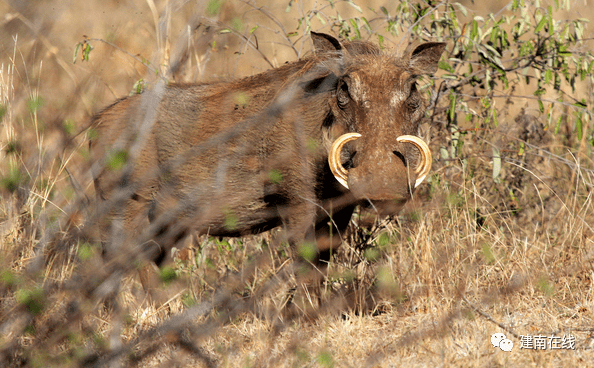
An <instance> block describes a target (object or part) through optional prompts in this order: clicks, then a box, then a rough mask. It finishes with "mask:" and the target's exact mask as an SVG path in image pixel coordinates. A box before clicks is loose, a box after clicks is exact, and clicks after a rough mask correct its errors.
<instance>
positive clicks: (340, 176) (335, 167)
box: [328, 133, 361, 189]
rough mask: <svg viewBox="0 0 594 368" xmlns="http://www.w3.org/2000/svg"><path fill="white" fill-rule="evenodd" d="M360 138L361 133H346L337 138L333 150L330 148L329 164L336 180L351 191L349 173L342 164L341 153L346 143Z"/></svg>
mask: <svg viewBox="0 0 594 368" xmlns="http://www.w3.org/2000/svg"><path fill="white" fill-rule="evenodd" d="M359 137H361V134H359V133H346V134H343V135H341V136H340V137H338V138H336V140H335V141H334V143H332V148H330V154H329V155H328V164H329V165H330V170H331V171H332V174H334V177H335V178H336V180H338V182H339V183H340V184H342V185H343V186H344V187H345V188H347V189H349V185H348V184H347V179H348V175H349V172H348V171H347V170H346V169H345V168H344V167H343V166H342V164H341V163H340V152H341V151H342V147H343V146H344V145H345V144H346V143H348V142H350V141H354V140H355V139H357V138H359Z"/></svg>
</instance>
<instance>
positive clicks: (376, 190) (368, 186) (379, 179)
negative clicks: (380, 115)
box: [328, 133, 432, 212]
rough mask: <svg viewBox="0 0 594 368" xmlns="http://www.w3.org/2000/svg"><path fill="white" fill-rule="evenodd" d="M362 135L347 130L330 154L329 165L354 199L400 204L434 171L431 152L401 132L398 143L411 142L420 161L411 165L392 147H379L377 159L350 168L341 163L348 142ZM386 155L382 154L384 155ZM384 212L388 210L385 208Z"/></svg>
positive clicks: (336, 141)
mask: <svg viewBox="0 0 594 368" xmlns="http://www.w3.org/2000/svg"><path fill="white" fill-rule="evenodd" d="M359 138H361V134H359V133H346V134H343V135H341V136H340V137H338V138H337V139H336V140H335V141H334V143H333V144H332V148H331V149H330V154H329V155H328V164H329V166H330V170H332V174H333V175H334V177H335V178H336V180H338V182H339V183H340V184H342V185H343V186H344V187H345V188H347V189H350V190H351V192H352V193H353V195H354V196H355V198H357V199H360V200H369V201H386V202H394V203H396V204H398V205H397V206H394V207H393V208H399V207H401V206H400V205H401V204H402V203H403V202H406V201H407V200H408V199H409V198H410V196H411V193H412V191H413V190H414V188H416V187H417V186H419V184H421V183H422V182H423V180H425V178H426V177H427V175H428V174H429V172H430V171H431V161H432V156H431V151H430V150H429V147H428V146H427V144H426V143H425V142H424V141H423V140H422V139H421V138H419V137H417V136H413V135H402V136H399V137H397V138H396V139H395V140H396V142H401V143H405V144H410V145H412V147H415V149H417V150H418V153H419V160H418V161H419V162H417V163H414V164H415V167H412V168H411V167H410V165H409V163H408V162H406V159H405V156H404V155H403V154H401V153H400V152H399V151H392V150H390V147H384V149H380V150H379V151H380V153H379V154H378V155H376V157H375V158H376V160H373V161H371V160H370V161H366V162H363V163H362V164H361V165H359V166H354V167H352V168H351V169H349V170H347V169H345V168H344V166H343V165H342V164H341V159H340V158H341V153H342V149H343V147H344V145H345V144H346V143H348V142H351V141H354V140H357V139H359ZM382 155H383V157H382ZM384 212H385V211H384Z"/></svg>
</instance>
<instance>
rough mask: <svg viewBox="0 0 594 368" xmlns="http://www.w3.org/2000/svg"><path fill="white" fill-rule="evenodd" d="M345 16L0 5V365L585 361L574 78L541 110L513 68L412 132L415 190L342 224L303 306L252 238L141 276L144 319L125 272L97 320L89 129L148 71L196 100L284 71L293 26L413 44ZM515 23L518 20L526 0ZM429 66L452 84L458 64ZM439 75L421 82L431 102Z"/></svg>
mask: <svg viewBox="0 0 594 368" xmlns="http://www.w3.org/2000/svg"><path fill="white" fill-rule="evenodd" d="M386 3H390V2H386ZM419 3H421V4H424V3H423V2H419ZM434 3H435V4H434V5H436V8H435V11H434V12H433V14H443V13H445V9H447V8H446V5H445V4H446V3H445V2H442V3H439V2H434ZM462 3H463V4H464V5H465V6H468V7H469V9H468V14H467V15H466V16H465V15H464V14H462V11H461V10H458V12H459V13H458V17H459V21H460V24H461V28H462V29H463V31H464V32H468V33H469V32H470V28H471V27H472V25H471V24H472V22H471V21H472V16H473V14H476V15H480V16H482V17H483V18H484V19H485V20H488V16H487V15H488V14H489V13H490V12H498V14H497V16H499V15H501V14H506V12H507V13H509V12H510V10H509V8H507V9H504V6H505V5H507V3H506V2H497V1H495V2H490V3H492V4H490V6H491V7H492V8H485V7H486V5H481V6H480V7H479V5H477V4H473V3H472V2H462ZM542 3H543V4H541V5H542V8H541V9H546V7H547V6H548V5H552V6H554V5H553V4H554V2H553V1H551V2H550V4H549V3H545V2H542ZM561 3H565V2H563V1H561ZM568 3H570V5H571V10H570V11H565V10H559V11H558V12H556V13H555V19H569V20H571V19H577V18H588V17H591V16H592V12H591V11H590V10H586V9H585V8H587V2H586V1H585V0H579V1H577V0H576V1H573V0H572V1H568ZM510 4H511V2H510ZM288 5H291V6H290V8H288V7H287V6H288ZM359 5H360V6H361V10H362V13H359V11H358V9H357V6H353V4H351V3H346V2H339V3H338V4H337V5H336V6H335V7H332V6H330V5H329V3H327V2H325V1H318V2H301V1H291V2H289V1H288V0H287V1H285V2H272V1H259V0H258V1H248V0H246V1H245V2H244V1H240V0H237V1H233V0H228V1H223V0H221V1H214V0H213V1H208V2H196V1H187V2H186V1H174V0H170V1H165V0H163V1H155V2H153V0H133V1H126V2H123V1H122V2H120V1H115V0H101V1H74V0H72V1H57V0H56V1H43V2H27V1H25V2H21V1H17V0H14V1H13V0H2V1H1V2H0V14H3V18H2V19H0V27H1V32H0V194H1V201H0V256H1V257H0V365H1V366H35V367H37V366H44V367H45V366H103V365H109V366H117V365H119V364H124V365H140V366H145V365H160V364H161V365H164V366H172V365H173V364H175V365H176V366H230V367H234V366H240V365H241V366H250V367H251V366H253V367H258V366H271V367H272V366H320V367H331V366H336V367H360V366H370V367H376V366H377V367H391V366H423V367H425V366H429V367H434V366H444V365H448V366H472V367H479V366H480V367H482V366H489V367H491V366H560V365H565V366H587V365H591V364H592V363H591V362H592V361H594V354H593V353H592V349H593V348H594V341H593V337H592V336H593V334H594V324H593V319H594V295H593V293H594V204H593V198H592V195H593V193H594V162H593V160H592V158H593V154H592V151H593V149H594V138H593V134H594V126H593V125H592V122H591V115H590V114H591V113H590V111H591V106H592V104H593V103H594V101H593V97H592V96H593V93H592V92H593V85H592V82H591V79H590V78H589V75H590V74H591V73H588V77H587V78H585V79H584V80H583V81H581V80H579V79H578V80H577V81H576V84H575V89H573V88H572V87H571V86H570V84H569V83H568V82H567V81H562V83H561V86H560V90H561V91H563V92H562V93H561V92H559V91H557V90H555V89H554V88H551V87H546V88H545V91H544V93H543V94H541V95H540V98H541V101H544V110H542V109H541V106H540V105H539V100H538V98H536V97H535V96H534V95H533V93H534V91H535V89H536V80H538V79H539V78H545V73H540V72H539V71H537V70H535V69H534V68H533V67H532V66H531V67H530V68H528V70H525V71H524V70H518V73H519V75H522V77H521V78H517V80H515V81H511V82H510V87H509V88H507V89H506V88H504V86H503V84H502V83H499V84H497V85H495V87H494V88H493V90H487V89H485V88H480V85H479V86H478V87H477V85H476V84H475V85H474V86H473V85H470V84H469V85H467V86H466V87H464V88H465V89H459V90H456V93H458V96H462V97H464V96H466V97H468V98H465V99H464V101H463V103H464V104H462V103H461V102H460V101H462V99H463V98H462V97H460V98H459V100H458V102H459V103H460V104H459V105H456V101H454V106H458V107H457V108H456V109H454V110H449V108H450V106H451V101H452V100H451V98H449V97H448V96H447V90H443V91H442V92H443V93H444V95H443V96H442V97H441V98H436V99H434V100H435V101H437V104H436V105H435V106H433V107H432V108H431V109H430V110H429V115H430V116H429V117H428V119H427V123H426V124H424V126H423V136H424V137H425V139H426V141H428V142H430V147H431V148H432V150H433V152H434V166H433V167H434V169H433V170H434V172H433V175H432V176H431V178H430V180H429V181H428V183H425V184H423V185H422V186H421V187H420V188H419V190H417V192H416V194H415V199H414V201H412V202H411V203H410V204H409V205H407V207H406V209H405V210H404V211H403V212H402V213H401V214H400V216H398V217H394V218H389V219H374V218H373V217H370V216H369V215H368V214H366V213H358V214H357V215H356V216H355V217H354V218H353V221H352V224H351V226H350V228H349V232H348V234H347V238H348V242H347V243H348V244H347V245H346V246H343V248H342V249H341V251H340V252H339V253H338V254H336V255H335V257H334V259H333V262H332V264H331V265H330V271H329V276H328V278H327V281H326V282H325V283H324V284H323V285H322V286H321V287H320V290H311V289H312V287H311V286H309V287H307V286H305V285H304V284H301V283H299V282H296V281H295V278H294V275H295V273H296V272H295V271H296V270H294V269H293V263H292V262H291V261H290V260H289V258H288V257H287V256H286V255H285V252H283V251H282V249H281V250H279V249H271V248H270V247H268V246H267V244H269V243H270V241H271V239H272V237H273V236H274V235H275V233H276V232H272V234H264V235H262V236H258V237H248V238H244V239H210V238H208V237H202V238H191V239H188V240H187V241H186V243H187V245H188V246H189V250H190V251H189V252H182V253H180V254H179V257H178V260H177V262H176V264H175V265H174V267H173V268H171V269H167V270H163V271H162V275H163V279H164V283H163V284H164V286H163V290H165V291H166V293H167V295H168V296H169V297H170V301H169V302H168V303H167V304H166V305H164V306H155V305H153V304H151V303H149V302H148V301H147V300H146V298H145V294H144V292H143V291H142V289H141V287H140V284H139V281H138V277H137V274H136V273H135V272H127V273H125V274H124V275H123V278H122V281H121V285H120V286H119V295H118V299H117V303H115V304H114V305H112V306H111V307H110V306H109V305H105V304H104V303H102V302H101V301H102V297H103V296H104V295H105V294H106V291H105V290H106V289H109V288H110V287H113V283H114V282H115V283H116V284H117V281H114V279H116V280H117V277H115V278H114V277H112V276H113V275H112V274H111V273H110V272H109V271H107V270H109V265H105V264H103V260H102V259H101V256H100V244H99V241H98V239H99V235H98V234H97V230H96V228H95V223H94V222H95V221H96V219H97V217H94V216H95V215H96V212H95V210H96V208H95V207H96V206H95V204H94V192H93V188H92V180H91V178H90V174H89V173H88V170H89V167H90V164H91V163H90V162H88V152H87V138H88V135H89V134H92V133H91V132H89V130H88V129H87V124H88V120H89V117H90V115H91V114H93V113H94V112H96V111H98V110H99V109H101V108H102V107H104V106H106V105H107V104H109V103H111V102H112V101H113V100H114V99H115V98H117V97H121V96H124V95H126V94H128V93H130V91H133V90H134V89H135V88H137V87H138V83H139V81H141V82H140V83H141V84H146V85H147V86H148V87H150V85H151V84H152V83H154V82H155V81H156V79H157V78H158V77H157V76H156V71H160V72H159V73H160V74H162V75H164V76H165V77H167V78H169V79H170V80H176V81H204V80H212V79H218V78H228V77H237V76H244V75H250V74H253V73H257V72H260V71H263V70H266V69H267V68H269V67H271V66H276V65H280V64H282V63H284V62H285V61H287V60H295V59H296V58H297V57H299V56H301V55H304V54H305V53H306V52H307V51H308V50H309V49H310V48H311V46H310V41H309V38H308V37H307V36H306V35H305V34H304V33H305V31H306V25H307V24H310V23H308V22H304V21H303V20H304V19H311V29H313V30H317V31H324V32H330V33H335V34H343V35H345V33H346V26H350V27H351V29H350V33H349V34H348V36H350V37H357V33H356V31H355V30H354V28H353V27H354V24H355V23H356V22H355V23H351V22H350V21H349V20H350V19H354V18H352V17H365V18H366V19H367V20H368V21H369V24H370V28H369V30H368V29H367V28H365V26H364V24H363V23H362V22H361V21H359V23H356V24H358V25H359V27H360V33H361V37H362V38H364V39H371V40H373V41H375V42H377V41H378V40H380V38H379V37H378V34H379V35H382V36H383V38H382V40H383V44H384V46H385V47H386V48H394V49H395V48H396V47H397V46H399V45H401V46H405V44H406V43H407V42H408V36H411V37H412V38H413V40H418V33H415V32H413V31H412V29H409V30H410V31H411V33H408V34H407V33H406V32H405V31H406V29H405V30H404V31H403V32H401V33H399V34H398V36H395V35H392V34H390V33H389V32H387V31H386V26H387V24H388V22H387V20H386V19H387V18H386V17H385V16H384V13H383V12H382V11H381V10H380V6H382V5H384V6H385V7H386V9H387V10H388V11H389V12H393V13H395V12H396V6H395V5H385V4H383V3H382V2H381V1H380V2H374V4H373V8H374V9H375V10H374V11H372V10H371V9H369V8H367V6H363V4H362V3H359ZM261 7H262V8H261ZM456 9H460V8H459V7H456ZM526 9H527V11H528V12H529V14H535V13H536V12H538V9H537V7H536V5H535V4H533V3H530V2H528V1H526ZM580 9H583V10H584V11H588V13H587V14H584V13H580V11H581V10H580ZM312 10H317V11H318V12H317V13H316V12H311V11H312ZM338 16H340V17H341V18H340V19H344V20H347V22H346V23H342V24H341V23H340V22H339V21H338ZM429 19H430V17H429V16H427V17H426V19H424V20H423V21H428V20H429ZM464 24H465V26H463V25H464ZM480 25H481V26H482V25H483V23H480ZM466 26H468V27H466ZM505 27H508V28H507V29H508V32H510V34H511V31H510V30H509V29H510V28H511V27H510V26H505V25H504V26H502V29H504V28H505ZM226 29H230V31H225V30H226ZM188 32H189V33H188ZM293 32H294V34H292V33H293ZM420 33H422V32H420ZM468 33H466V35H468ZM188 34H189V36H188ZM592 36H593V34H592V32H591V30H589V29H588V28H586V29H585V32H584V33H583V35H581V37H582V38H583V39H584V40H585V41H584V42H579V43H578V44H576V45H575V49H572V50H569V51H571V52H572V53H573V55H578V54H580V53H585V51H587V50H588V49H589V48H591V45H592V42H591V41H588V39H589V37H592ZM424 37H425V40H434V39H435V37H433V38H432V36H430V35H429V34H424ZM510 38H511V37H510ZM87 39H88V40H90V41H88V42H86V43H82V44H80V45H83V46H82V47H81V48H80V49H79V50H78V51H79V52H78V55H77V62H76V63H73V62H72V61H73V60H72V55H73V52H74V50H75V45H77V43H79V42H83V41H85V40H87ZM446 41H448V42H450V46H448V50H450V51H451V49H452V48H453V47H454V46H453V45H454V40H453V39H448V38H447V37H446ZM84 45H87V46H84ZM88 45H92V46H93V47H94V49H93V50H92V52H91V53H90V54H89V60H88V61H85V62H83V61H81V54H84V50H82V48H83V47H88ZM449 56H450V57H455V55H452V54H450V55H449ZM475 57H476V56H475ZM516 57H517V55H516ZM508 58H511V57H510V56H509V55H502V58H501V59H502V60H503V61H504V62H505V60H507V59H508ZM149 60H150V65H149V67H147V66H146V65H147V64H149V63H148V61H149ZM443 60H444V61H448V63H450V64H452V65H454V64H455V65H457V66H456V70H455V71H454V72H455V73H457V74H458V75H460V74H461V73H462V72H464V71H465V70H463V69H464V68H466V67H467V66H466V64H464V63H461V64H456V63H454V62H452V61H451V60H448V59H447V58H445V59H443ZM588 60H589V61H588V62H592V60H591V59H588ZM143 62H144V64H143ZM168 65H169V66H175V67H176V68H172V69H168V68H167V66H168ZM475 65H477V64H476V63H475ZM506 66H507V65H506ZM545 67H546V66H545ZM591 68H592V67H591V66H590V71H591ZM479 69H480V68H479ZM477 70H478V69H477ZM543 70H544V69H543ZM522 72H524V73H525V75H527V76H528V77H527V78H525V75H523V74H522ZM447 74H448V71H444V70H441V71H440V73H438V75H437V76H436V78H435V79H434V80H432V81H429V80H427V82H431V83H430V84H429V85H428V91H431V90H433V91H434V92H433V96H436V92H435V91H437V90H438V89H439V88H440V86H441V85H440V83H446V82H448V81H449V79H448V76H447ZM511 74H512V73H510V80H511V79H512V76H511ZM479 77H480V78H485V76H484V75H483V76H480V75H479ZM526 81H531V83H530V84H526ZM485 96H489V97H488V98H486V99H481V97H485ZM560 96H562V98H561V99H559V97H560ZM582 99H584V100H583V102H581V101H582ZM578 101H580V102H579V103H577V102H578ZM494 112H495V114H494ZM580 112H581V115H579V116H578V114H580ZM467 113H468V114H467ZM466 117H468V118H466ZM578 117H579V119H578ZM578 120H579V121H578ZM580 128H581V131H580V130H579V129H580ZM498 157H500V159H498ZM315 295H319V296H320V297H319V298H317V297H316V296H315ZM289 297H292V298H293V300H291V301H287V298H289ZM496 332H503V333H505V334H506V335H507V337H508V338H509V339H511V340H512V342H513V344H514V348H513V350H512V351H511V352H504V351H502V350H500V349H499V348H494V347H493V346H492V345H491V343H490V337H491V335H492V334H493V333H496ZM569 334H571V335H573V336H575V339H576V341H575V350H573V349H559V350H550V349H547V350H545V351H536V350H526V349H520V336H521V335H532V336H536V335H546V336H552V335H555V336H563V335H569Z"/></svg>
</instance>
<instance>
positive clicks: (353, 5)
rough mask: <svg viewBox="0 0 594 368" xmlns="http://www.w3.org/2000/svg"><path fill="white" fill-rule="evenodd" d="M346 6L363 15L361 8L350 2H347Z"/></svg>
mask: <svg viewBox="0 0 594 368" xmlns="http://www.w3.org/2000/svg"><path fill="white" fill-rule="evenodd" d="M347 4H349V5H350V6H352V7H353V8H355V9H356V10H357V11H358V12H359V13H363V10H361V7H360V6H359V5H357V4H355V3H354V2H352V1H347Z"/></svg>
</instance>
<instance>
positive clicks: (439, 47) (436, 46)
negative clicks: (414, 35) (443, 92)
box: [409, 42, 446, 74]
mask: <svg viewBox="0 0 594 368" xmlns="http://www.w3.org/2000/svg"><path fill="white" fill-rule="evenodd" d="M445 47H446V44H445V43H444V42H428V43H424V44H422V45H419V46H417V48H415V50H414V51H413V52H412V54H411V55H410V64H409V65H410V68H411V69H412V70H413V71H414V72H415V73H417V74H433V73H435V72H436V71H437V64H438V63H439V59H440V58H441V54H442V53H443V50H445Z"/></svg>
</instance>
